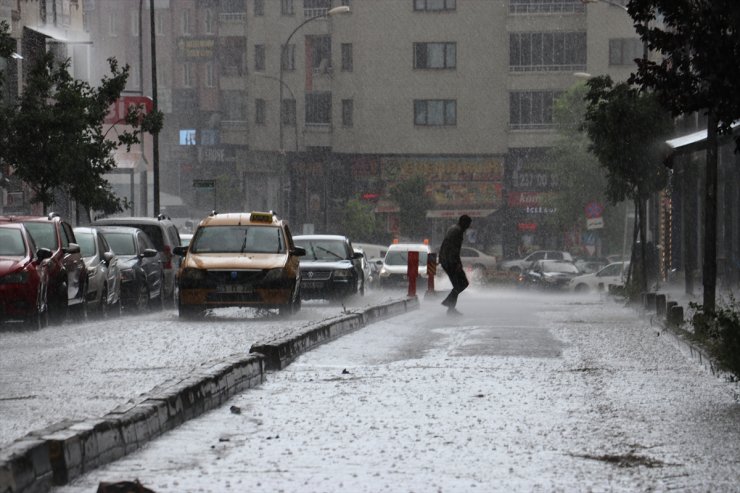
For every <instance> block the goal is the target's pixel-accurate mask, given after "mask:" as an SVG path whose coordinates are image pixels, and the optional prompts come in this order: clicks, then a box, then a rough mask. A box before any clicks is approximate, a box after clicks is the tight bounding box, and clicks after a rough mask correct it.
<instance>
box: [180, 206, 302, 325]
mask: <svg viewBox="0 0 740 493" xmlns="http://www.w3.org/2000/svg"><path fill="white" fill-rule="evenodd" d="M174 253H175V254H177V255H181V256H183V257H184V258H183V260H182V264H181V266H180V270H179V271H178V275H177V285H178V288H179V295H178V304H177V306H178V310H179V315H180V317H197V316H202V315H203V314H204V312H205V310H207V309H210V308H219V307H228V306H240V307H254V308H265V309H278V310H279V311H280V313H281V314H291V313H295V312H297V311H298V310H300V308H301V292H300V291H301V278H300V268H299V258H298V257H300V256H302V255H305V254H306V251H305V249H303V248H301V247H297V246H295V244H294V243H293V237H292V236H291V234H290V229H289V228H288V224H287V223H286V222H285V221H283V220H281V219H279V218H278V217H277V216H275V214H273V213H272V212H251V213H246V212H232V213H223V214H220V213H216V212H214V213H212V214H211V215H209V216H208V217H206V218H205V219H203V220H202V221H201V222H200V224H198V227H197V228H196V230H195V233H194V234H193V238H192V239H191V240H190V244H189V245H188V246H185V247H177V248H175V250H174Z"/></svg>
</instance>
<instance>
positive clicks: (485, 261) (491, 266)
mask: <svg viewBox="0 0 740 493" xmlns="http://www.w3.org/2000/svg"><path fill="white" fill-rule="evenodd" d="M460 260H462V263H463V268H464V269H465V270H466V271H468V272H469V273H470V280H471V281H473V282H483V281H484V280H485V279H486V278H487V277H488V275H489V274H490V273H491V272H493V271H494V270H496V263H497V262H496V257H494V256H492V255H488V254H487V253H483V252H481V251H480V250H478V249H476V248H473V247H466V246H464V247H462V248H461V249H460Z"/></svg>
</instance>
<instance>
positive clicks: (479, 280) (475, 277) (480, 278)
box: [470, 265, 486, 284]
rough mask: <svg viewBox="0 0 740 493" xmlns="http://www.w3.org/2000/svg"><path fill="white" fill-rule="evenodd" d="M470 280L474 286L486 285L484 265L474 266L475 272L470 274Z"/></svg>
mask: <svg viewBox="0 0 740 493" xmlns="http://www.w3.org/2000/svg"><path fill="white" fill-rule="evenodd" d="M470 280H471V281H472V282H473V284H485V281H486V268H485V267H483V266H482V265H474V266H473V270H472V272H471V273H470Z"/></svg>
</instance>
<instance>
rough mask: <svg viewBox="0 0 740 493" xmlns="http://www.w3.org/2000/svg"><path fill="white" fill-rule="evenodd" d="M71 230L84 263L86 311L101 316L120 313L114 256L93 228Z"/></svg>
mask: <svg viewBox="0 0 740 493" xmlns="http://www.w3.org/2000/svg"><path fill="white" fill-rule="evenodd" d="M74 234H75V237H76V238H77V242H78V243H79V245H80V250H81V253H82V257H83V258H84V260H85V266H86V267H87V294H86V297H87V303H88V312H89V313H92V312H94V313H96V314H98V315H99V316H101V317H104V318H105V317H107V316H110V315H116V316H119V315H120V314H121V273H120V271H119V268H118V257H117V256H116V254H115V253H114V252H113V250H112V249H111V247H110V245H108V242H107V241H106V240H105V237H104V236H103V235H101V234H100V232H99V231H98V230H97V228H87V227H77V228H74Z"/></svg>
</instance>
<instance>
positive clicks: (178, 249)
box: [172, 246, 188, 257]
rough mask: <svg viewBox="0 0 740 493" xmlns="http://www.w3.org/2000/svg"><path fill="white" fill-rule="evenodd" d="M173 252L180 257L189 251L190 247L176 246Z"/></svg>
mask: <svg viewBox="0 0 740 493" xmlns="http://www.w3.org/2000/svg"><path fill="white" fill-rule="evenodd" d="M172 253H173V254H175V255H179V256H180V257H184V256H185V255H186V254H187V253H188V247H186V246H176V247H175V248H173V249H172Z"/></svg>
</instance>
